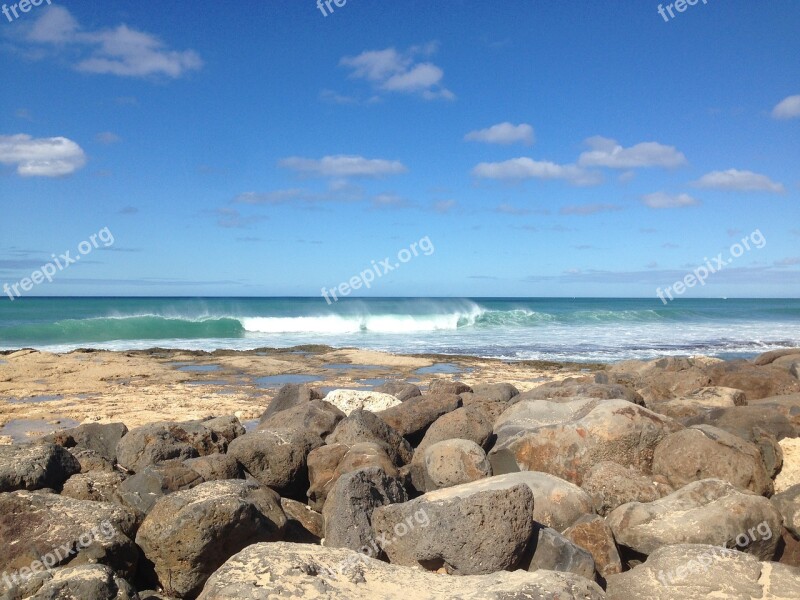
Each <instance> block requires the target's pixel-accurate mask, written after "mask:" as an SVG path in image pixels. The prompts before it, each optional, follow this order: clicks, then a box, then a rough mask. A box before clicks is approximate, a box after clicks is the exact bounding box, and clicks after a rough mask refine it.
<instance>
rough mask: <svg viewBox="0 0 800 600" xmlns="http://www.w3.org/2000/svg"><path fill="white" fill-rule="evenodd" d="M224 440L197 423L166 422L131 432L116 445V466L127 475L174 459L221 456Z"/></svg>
mask: <svg viewBox="0 0 800 600" xmlns="http://www.w3.org/2000/svg"><path fill="white" fill-rule="evenodd" d="M227 445H228V442H227V439H226V438H224V437H222V436H220V435H219V434H218V433H217V432H216V431H214V430H212V429H209V428H208V427H206V426H204V425H203V424H202V423H200V422H199V421H186V422H183V423H176V422H165V423H153V424H150V425H143V426H142V427H136V428H135V429H131V430H130V431H129V432H128V433H127V434H126V435H125V437H123V438H122V439H121V440H120V441H119V443H118V444H117V462H118V463H119V464H120V465H121V466H122V467H123V468H125V469H127V470H128V471H133V472H134V473H136V472H138V471H141V470H142V469H144V468H145V467H147V466H149V465H154V464H156V463H159V462H163V461H166V460H170V459H173V458H178V459H181V460H183V459H187V458H196V457H198V456H206V455H208V454H216V453H224V452H225V450H226V448H227Z"/></svg>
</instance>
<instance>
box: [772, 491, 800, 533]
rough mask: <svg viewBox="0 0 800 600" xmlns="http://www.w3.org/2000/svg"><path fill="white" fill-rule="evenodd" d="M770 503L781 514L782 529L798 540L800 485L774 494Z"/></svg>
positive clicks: (799, 530) (799, 527) (799, 531)
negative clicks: (784, 528)
mask: <svg viewBox="0 0 800 600" xmlns="http://www.w3.org/2000/svg"><path fill="white" fill-rule="evenodd" d="M770 502H772V505H773V506H774V507H775V508H776V509H777V510H778V512H780V513H781V516H782V517H783V525H784V527H786V529H788V530H789V531H790V532H791V533H792V534H793V535H794V536H795V537H797V538H800V484H797V485H793V486H792V487H790V488H789V489H788V490H784V491H783V492H780V493H778V494H775V495H774V496H773V497H772V498H770Z"/></svg>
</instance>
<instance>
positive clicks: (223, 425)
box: [199, 415, 246, 444]
mask: <svg viewBox="0 0 800 600" xmlns="http://www.w3.org/2000/svg"><path fill="white" fill-rule="evenodd" d="M199 423H201V424H202V425H203V427H205V428H206V429H209V430H211V431H213V432H214V433H216V434H217V435H218V436H219V437H221V438H223V439H224V440H225V441H226V442H227V443H228V444H230V443H231V442H232V441H233V440H235V439H236V438H238V437H239V436H242V435H244V434H245V433H246V431H245V428H244V426H243V425H242V423H241V422H240V421H239V419H238V418H237V417H236V416H235V415H224V416H222V417H214V418H212V419H205V420H202V421H199Z"/></svg>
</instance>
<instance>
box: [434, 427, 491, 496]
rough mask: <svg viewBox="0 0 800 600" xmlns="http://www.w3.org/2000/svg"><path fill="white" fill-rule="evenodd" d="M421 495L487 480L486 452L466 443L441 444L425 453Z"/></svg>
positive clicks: (488, 469) (489, 473)
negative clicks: (422, 491)
mask: <svg viewBox="0 0 800 600" xmlns="http://www.w3.org/2000/svg"><path fill="white" fill-rule="evenodd" d="M424 464H425V491H426V492H431V491H433V490H438V489H441V488H446V487H452V486H454V485H461V484H462V483H470V482H471V481H477V480H478V479H483V478H484V477H491V475H492V467H491V465H490V464H489V461H488V460H487V459H486V452H484V451H483V448H481V447H480V446H478V444H476V443H475V442H473V441H470V440H445V441H443V442H437V443H436V444H433V445H432V446H428V448H426V449H425V454H424Z"/></svg>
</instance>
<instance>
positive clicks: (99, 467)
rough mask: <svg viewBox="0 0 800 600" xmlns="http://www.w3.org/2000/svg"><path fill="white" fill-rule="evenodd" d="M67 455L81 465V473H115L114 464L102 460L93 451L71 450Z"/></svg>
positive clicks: (105, 459)
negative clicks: (70, 455)
mask: <svg viewBox="0 0 800 600" xmlns="http://www.w3.org/2000/svg"><path fill="white" fill-rule="evenodd" d="M69 453H70V454H72V456H74V457H75V458H76V459H77V460H78V462H79V463H80V465H81V473H87V472H89V471H108V472H111V471H115V470H116V469H115V468H114V463H113V462H112V461H110V460H108V459H107V458H104V457H103V456H101V455H100V454H98V453H97V452H95V451H94V450H77V449H75V448H71V449H70V450H69Z"/></svg>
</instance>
